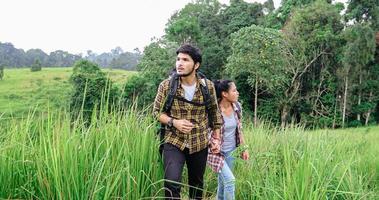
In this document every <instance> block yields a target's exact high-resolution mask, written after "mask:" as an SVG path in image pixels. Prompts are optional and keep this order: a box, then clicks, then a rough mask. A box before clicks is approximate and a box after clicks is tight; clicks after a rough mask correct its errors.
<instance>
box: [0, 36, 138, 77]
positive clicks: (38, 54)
mask: <svg viewBox="0 0 379 200" xmlns="http://www.w3.org/2000/svg"><path fill="white" fill-rule="evenodd" d="M141 57H142V54H141V52H140V51H139V50H138V49H135V51H134V52H124V51H123V50H122V49H121V47H116V48H115V49H112V50H111V51H110V52H109V53H101V54H96V53H93V52H92V51H91V50H88V51H87V55H85V56H83V55H81V54H71V53H69V52H67V51H63V50H56V51H53V52H51V53H50V54H47V53H45V52H44V51H42V50H41V49H29V50H27V51H25V50H23V49H18V48H16V47H15V46H14V45H13V44H12V43H2V42H0V66H5V67H6V68H22V67H30V66H32V65H33V63H34V62H35V61H36V60H39V62H40V63H41V64H42V66H54V67H70V66H72V65H73V64H74V63H75V62H76V61H77V60H80V59H87V60H90V61H92V62H95V63H97V64H99V65H100V66H101V67H106V68H117V69H125V70H136V66H137V64H138V62H139V60H140V59H141Z"/></svg>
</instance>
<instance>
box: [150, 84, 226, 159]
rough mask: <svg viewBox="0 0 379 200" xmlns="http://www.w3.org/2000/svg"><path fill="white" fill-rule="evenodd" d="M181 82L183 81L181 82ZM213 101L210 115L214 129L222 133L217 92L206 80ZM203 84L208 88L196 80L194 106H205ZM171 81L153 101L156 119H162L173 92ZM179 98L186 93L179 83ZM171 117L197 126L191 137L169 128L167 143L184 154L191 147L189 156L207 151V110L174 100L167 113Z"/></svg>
mask: <svg viewBox="0 0 379 200" xmlns="http://www.w3.org/2000/svg"><path fill="white" fill-rule="evenodd" d="M179 80H180V79H179ZM206 81H207V84H208V88H209V92H210V96H211V98H212V101H211V105H210V112H211V113H210V114H211V115H212V118H213V122H210V123H211V124H213V129H220V128H221V126H222V123H223V122H222V118H221V113H220V111H219V109H218V105H217V98H216V92H215V89H214V85H213V82H212V81H210V80H208V79H207V80H206ZM200 84H203V85H204V84H205V82H204V79H199V78H197V83H196V89H195V94H194V96H193V99H192V102H197V103H203V102H204V98H203V95H202V93H201V88H200ZM169 85H170V79H166V80H164V81H162V82H161V84H160V85H159V88H158V92H157V96H156V97H155V101H154V108H153V112H154V116H155V117H156V118H157V119H159V116H160V115H161V114H162V110H163V106H164V103H165V102H166V98H167V96H168V92H169V90H170V88H169ZM176 96H178V97H183V98H184V89H183V88H182V87H181V84H180V81H179V84H178V89H177V90H176ZM166 114H167V115H168V116H170V117H172V118H174V119H187V120H188V121H190V122H191V123H193V124H194V128H193V129H192V131H191V132H190V133H182V132H180V131H179V130H177V129H176V128H175V127H173V128H171V129H170V128H168V127H167V126H166V130H165V137H164V140H165V142H167V143H170V144H172V145H174V146H176V147H178V148H179V149H181V150H184V148H186V147H188V149H189V153H190V154H192V153H195V152H198V151H201V150H203V149H205V148H206V147H207V146H208V132H209V127H208V114H207V113H206V108H205V106H195V105H193V104H190V103H187V102H183V101H179V100H178V99H176V98H174V101H173V103H172V106H171V110H170V113H166Z"/></svg>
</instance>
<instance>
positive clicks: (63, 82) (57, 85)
mask: <svg viewBox="0 0 379 200" xmlns="http://www.w3.org/2000/svg"><path fill="white" fill-rule="evenodd" d="M104 72H106V73H107V74H108V75H109V77H110V78H111V79H112V80H113V81H114V82H115V83H116V84H119V85H122V84H123V83H125V82H126V79H127V77H128V76H129V75H131V74H133V73H135V72H130V71H125V70H117V69H113V70H109V69H106V70H104ZM71 73H72V68H42V71H38V72H31V71H30V69H29V68H24V69H5V76H4V79H3V80H1V81H0V115H1V114H2V113H3V114H5V115H6V116H13V117H17V116H20V115H25V114H27V113H28V112H29V111H30V110H33V109H40V110H41V109H46V108H47V107H50V108H58V107H62V106H63V107H64V106H66V105H67V103H68V102H69V97H70V90H71V85H70V83H69V81H68V80H69V77H70V76H71Z"/></svg>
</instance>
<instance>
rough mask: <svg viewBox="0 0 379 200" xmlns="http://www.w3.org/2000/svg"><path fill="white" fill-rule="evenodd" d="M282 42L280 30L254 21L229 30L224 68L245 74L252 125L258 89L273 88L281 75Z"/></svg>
mask: <svg viewBox="0 0 379 200" xmlns="http://www.w3.org/2000/svg"><path fill="white" fill-rule="evenodd" d="M282 43H283V39H282V37H281V35H280V33H279V31H277V30H274V29H268V28H262V27H259V26H255V25H252V26H250V27H245V28H242V29H240V30H239V31H238V32H236V33H233V34H232V45H231V49H232V54H231V55H230V56H229V57H228V64H227V65H226V70H227V72H228V73H230V74H231V75H232V76H233V77H238V76H241V75H247V76H248V78H247V82H248V84H249V86H250V87H251V88H252V89H253V90H254V125H257V120H258V116H257V113H258V92H259V91H262V90H264V89H267V90H270V91H272V90H274V89H275V88H276V87H277V86H279V85H281V84H282V81H283V79H284V77H283V75H284V73H283V72H284V69H283V64H284V60H283V55H282V53H283V50H282V47H283V44H282ZM272 55H275V56H272Z"/></svg>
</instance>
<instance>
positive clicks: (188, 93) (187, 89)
mask: <svg viewBox="0 0 379 200" xmlns="http://www.w3.org/2000/svg"><path fill="white" fill-rule="evenodd" d="M182 87H183V89H184V98H185V99H187V100H188V101H192V99H193V96H194V95H195V89H196V83H195V84H193V85H190V86H187V85H183V84H182Z"/></svg>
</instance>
